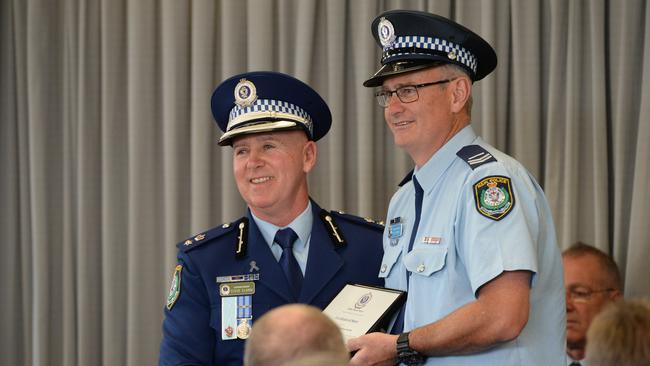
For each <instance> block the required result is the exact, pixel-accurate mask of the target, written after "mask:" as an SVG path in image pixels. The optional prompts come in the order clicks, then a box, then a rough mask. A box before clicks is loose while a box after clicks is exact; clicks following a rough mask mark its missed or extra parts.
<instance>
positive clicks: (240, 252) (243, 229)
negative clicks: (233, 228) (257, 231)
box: [235, 217, 248, 259]
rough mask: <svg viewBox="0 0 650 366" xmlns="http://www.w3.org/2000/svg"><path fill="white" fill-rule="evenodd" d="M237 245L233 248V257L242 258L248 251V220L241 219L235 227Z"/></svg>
mask: <svg viewBox="0 0 650 366" xmlns="http://www.w3.org/2000/svg"><path fill="white" fill-rule="evenodd" d="M237 230H238V232H239V233H238V234H237V244H236V246H235V257H236V258H237V259H241V258H244V257H245V256H246V252H247V250H248V218H245V217H244V218H243V219H242V220H241V222H240V223H239V224H238V225H237Z"/></svg>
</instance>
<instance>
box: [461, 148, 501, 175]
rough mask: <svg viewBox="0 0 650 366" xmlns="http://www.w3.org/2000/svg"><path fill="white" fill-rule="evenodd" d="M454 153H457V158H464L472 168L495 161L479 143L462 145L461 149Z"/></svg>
mask: <svg viewBox="0 0 650 366" xmlns="http://www.w3.org/2000/svg"><path fill="white" fill-rule="evenodd" d="M456 155H458V157H459V158H461V159H463V160H465V162H466V163H467V164H469V167H470V168H472V170H474V169H476V168H478V167H480V166H481V165H483V164H487V163H490V162H493V161H497V159H495V158H494V156H492V154H490V153H489V152H488V151H487V150H485V149H484V148H483V147H481V146H479V145H467V146H464V147H463V148H462V149H460V150H458V152H457V153H456Z"/></svg>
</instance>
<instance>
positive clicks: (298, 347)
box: [244, 304, 348, 366]
mask: <svg viewBox="0 0 650 366" xmlns="http://www.w3.org/2000/svg"><path fill="white" fill-rule="evenodd" d="M316 352H326V353H328V354H331V355H332V356H333V357H335V358H339V357H340V358H341V359H342V360H347V359H348V352H347V349H346V347H345V344H344V343H343V337H342V335H341V331H340V330H339V328H338V327H337V326H336V324H334V322H333V321H332V320H330V319H329V318H328V317H327V316H326V315H325V314H323V313H322V312H321V311H320V309H318V308H316V307H313V306H309V305H304V304H290V305H284V306H280V307H277V308H275V309H273V310H271V311H269V312H268V313H266V314H264V315H263V316H262V317H261V318H260V319H259V320H258V321H257V322H255V323H254V325H253V330H252V332H251V336H250V338H249V339H248V341H247V342H246V350H245V353H244V365H246V366H262V365H264V366H275V365H282V364H284V363H286V362H288V361H291V360H293V359H294V358H296V357H299V356H302V355H307V354H312V353H316Z"/></svg>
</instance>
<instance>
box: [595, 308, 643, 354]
mask: <svg viewBox="0 0 650 366" xmlns="http://www.w3.org/2000/svg"><path fill="white" fill-rule="evenodd" d="M586 360H587V364H588V365H589V366H616V365H625V366H647V365H650V302H648V301H647V300H629V301H618V302H614V303H610V304H609V305H607V306H606V307H605V308H604V309H603V311H601V312H600V313H599V314H598V315H596V317H595V318H594V320H593V322H592V323H591V326H590V327H589V330H588V331H587V356H586Z"/></svg>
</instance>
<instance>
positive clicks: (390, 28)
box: [363, 10, 497, 87]
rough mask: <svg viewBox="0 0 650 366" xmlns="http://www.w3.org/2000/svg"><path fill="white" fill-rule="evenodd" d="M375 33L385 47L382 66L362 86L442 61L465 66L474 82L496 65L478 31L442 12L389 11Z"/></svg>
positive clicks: (374, 25) (379, 20)
mask: <svg viewBox="0 0 650 366" xmlns="http://www.w3.org/2000/svg"><path fill="white" fill-rule="evenodd" d="M371 29H372V35H373V37H375V40H376V41H377V44H378V45H379V46H380V47H381V48H382V55H381V64H382V67H381V68H380V69H379V70H378V71H377V72H376V73H375V75H373V76H372V77H371V78H370V79H368V80H366V81H365V82H364V83H363V85H364V86H366V87H376V86H380V85H382V83H383V82H384V79H386V78H388V77H390V76H393V75H398V74H402V73H406V72H411V71H416V70H420V69H425V68H427V67H431V66H435V65H440V64H448V63H451V64H455V65H458V66H461V67H462V68H464V69H465V70H466V71H467V73H468V75H469V76H470V78H471V79H472V81H477V80H481V79H483V78H484V77H485V76H486V75H488V74H489V73H490V72H492V70H494V68H495V67H496V65H497V55H496V52H494V49H493V48H492V46H490V44H489V43H487V42H486V41H485V40H484V39H483V38H481V37H480V36H479V35H477V34H476V33H474V32H472V31H471V30H469V29H467V28H465V27H463V26H462V25H460V24H458V23H456V22H454V21H452V20H449V19H447V18H444V17H441V16H439V15H435V14H431V13H426V12H421V11H413V10H390V11H387V12H384V13H382V14H380V15H379V16H378V17H377V18H375V20H374V21H373V22H372V26H371Z"/></svg>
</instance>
